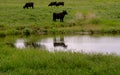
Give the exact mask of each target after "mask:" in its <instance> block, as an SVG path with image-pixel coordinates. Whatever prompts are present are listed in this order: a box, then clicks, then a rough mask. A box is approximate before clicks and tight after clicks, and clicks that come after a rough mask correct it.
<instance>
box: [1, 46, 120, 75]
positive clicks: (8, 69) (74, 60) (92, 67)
mask: <svg viewBox="0 0 120 75" xmlns="http://www.w3.org/2000/svg"><path fill="white" fill-rule="evenodd" d="M119 62H120V57H119V56H115V55H102V54H84V53H83V54H82V53H72V52H48V51H45V50H37V49H23V50H19V49H15V48H9V47H5V46H4V47H2V46H1V49H0V75H119V74H120V70H119V69H120V63H119Z"/></svg>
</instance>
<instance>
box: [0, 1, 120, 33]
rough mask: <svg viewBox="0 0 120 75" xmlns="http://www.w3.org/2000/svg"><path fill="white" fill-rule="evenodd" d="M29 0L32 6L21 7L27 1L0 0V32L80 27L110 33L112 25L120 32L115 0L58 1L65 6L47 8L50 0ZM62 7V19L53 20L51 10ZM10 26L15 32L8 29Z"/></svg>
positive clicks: (67, 29)
mask: <svg viewBox="0 0 120 75" xmlns="http://www.w3.org/2000/svg"><path fill="white" fill-rule="evenodd" d="M30 1H33V2H34V3H35V9H23V5H24V4H25V3H26V2H28V0H21V1H20V0H12V1H9V0H1V1H0V32H2V31H4V32H5V34H6V35H8V34H10V35H11V34H21V33H22V34H24V29H26V28H27V29H30V30H32V32H31V33H40V32H41V33H54V32H53V31H54V29H56V30H57V31H58V32H59V31H60V32H62V31H63V30H64V31H63V32H68V33H69V32H73V33H74V32H80V31H81V30H82V31H91V30H92V31H94V32H96V31H99V32H102V31H103V30H104V32H109V33H110V32H112V31H111V29H113V28H114V29H115V31H116V32H118V33H119V32H120V16H119V15H120V10H119V9H120V5H119V4H120V1H119V0H109V1H106V0H92V1H91V0H71V1H69V0H62V1H64V2H65V6H60V7H48V4H49V3H50V2H51V1H52V0H47V1H44V0H30ZM58 1H61V0H58ZM62 10H67V11H68V15H66V16H65V19H64V22H63V23H60V22H59V21H57V22H53V21H52V13H53V12H61V11H62ZM90 26H91V27H90ZM92 26H94V27H95V29H93V28H92ZM89 27H90V28H89ZM11 29H12V30H13V31H15V32H16V33H12V32H10V31H11Z"/></svg>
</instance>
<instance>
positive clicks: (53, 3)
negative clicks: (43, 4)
mask: <svg viewBox="0 0 120 75" xmlns="http://www.w3.org/2000/svg"><path fill="white" fill-rule="evenodd" d="M56 4H57V2H51V3H50V4H49V5H48V6H56Z"/></svg>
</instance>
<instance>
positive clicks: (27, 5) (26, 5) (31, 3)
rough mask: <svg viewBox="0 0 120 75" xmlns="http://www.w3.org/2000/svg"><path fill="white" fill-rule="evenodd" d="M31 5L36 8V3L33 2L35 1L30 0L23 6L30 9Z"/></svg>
mask: <svg viewBox="0 0 120 75" xmlns="http://www.w3.org/2000/svg"><path fill="white" fill-rule="evenodd" d="M29 7H32V8H34V3H33V2H28V3H26V4H25V5H24V6H23V8H24V9H25V8H27V9H28V8H29Z"/></svg>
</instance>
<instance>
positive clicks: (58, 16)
mask: <svg viewBox="0 0 120 75" xmlns="http://www.w3.org/2000/svg"><path fill="white" fill-rule="evenodd" d="M66 14H67V11H65V10H63V12H60V13H53V21H56V19H60V22H63V19H64V16H65V15H66Z"/></svg>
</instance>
